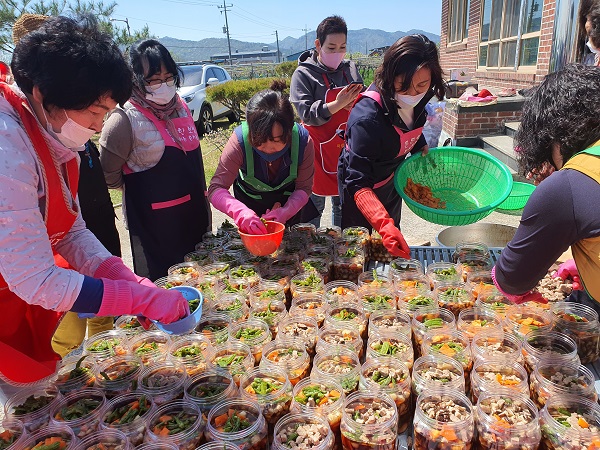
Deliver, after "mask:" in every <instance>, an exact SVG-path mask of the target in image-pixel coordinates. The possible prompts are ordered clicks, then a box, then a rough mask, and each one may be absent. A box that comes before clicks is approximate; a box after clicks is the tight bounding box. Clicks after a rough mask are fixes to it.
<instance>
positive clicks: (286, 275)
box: [259, 264, 298, 306]
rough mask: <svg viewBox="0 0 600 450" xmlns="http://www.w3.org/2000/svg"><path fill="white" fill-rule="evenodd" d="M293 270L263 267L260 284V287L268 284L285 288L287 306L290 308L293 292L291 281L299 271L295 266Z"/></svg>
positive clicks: (270, 266)
mask: <svg viewBox="0 0 600 450" xmlns="http://www.w3.org/2000/svg"><path fill="white" fill-rule="evenodd" d="M293 267H294V268H293V269H292V268H290V269H275V268H274V267H273V266H272V265H269V266H262V267H261V269H260V282H259V286H264V285H266V284H267V283H268V285H269V286H270V285H272V284H277V285H278V286H281V287H282V288H283V292H284V293H285V304H286V306H289V305H290V304H291V301H292V291H291V286H290V284H291V279H292V276H293V275H295V274H296V273H297V272H298V270H297V269H296V268H295V267H296V266H295V264H294V265H293Z"/></svg>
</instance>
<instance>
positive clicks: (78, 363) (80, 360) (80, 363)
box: [54, 355, 96, 394]
mask: <svg viewBox="0 0 600 450" xmlns="http://www.w3.org/2000/svg"><path fill="white" fill-rule="evenodd" d="M95 369H96V363H95V361H94V358H92V357H91V356H89V355H84V356H81V357H79V356H78V357H75V358H66V359H63V360H62V361H61V363H60V367H59V369H58V376H57V378H56V380H55V381H54V385H55V386H56V387H57V388H58V390H59V391H60V392H61V393H62V394H66V393H68V392H71V391H76V390H78V389H83V388H86V387H92V386H93V385H94V382H95V381H96V378H95V376H94V371H95Z"/></svg>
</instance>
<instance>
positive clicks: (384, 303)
mask: <svg viewBox="0 0 600 450" xmlns="http://www.w3.org/2000/svg"><path fill="white" fill-rule="evenodd" d="M359 296H360V301H361V305H362V307H363V311H364V312H365V317H366V318H367V320H368V319H369V318H370V317H371V314H372V313H373V312H375V311H380V310H382V309H387V310H395V309H396V297H395V296H394V293H393V292H392V291H391V290H390V289H387V288H377V287H369V286H368V287H366V288H364V287H363V288H359Z"/></svg>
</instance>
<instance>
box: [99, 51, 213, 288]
mask: <svg viewBox="0 0 600 450" xmlns="http://www.w3.org/2000/svg"><path fill="white" fill-rule="evenodd" d="M129 53H130V59H131V65H132V67H133V71H134V88H133V94H132V96H131V99H130V100H129V102H127V103H126V104H125V106H124V107H123V109H118V110H116V111H115V112H114V113H113V114H112V115H111V116H110V117H109V119H108V120H107V123H106V126H105V128H104V130H103V132H102V136H101V138H100V150H101V162H102V167H103V168H104V173H105V177H106V181H107V184H108V186H109V187H110V188H113V189H116V188H123V189H124V205H125V216H126V218H127V225H128V227H129V235H130V239H131V249H132V253H133V264H134V267H135V270H136V272H137V273H141V274H144V275H147V276H148V277H149V278H151V279H153V280H156V279H157V278H160V277H162V276H165V275H166V274H167V269H168V268H169V267H170V266H172V265H173V264H177V263H180V262H182V261H183V257H184V256H185V254H186V253H188V252H191V251H193V250H194V248H195V245H196V244H197V243H198V242H200V241H201V240H202V235H203V234H204V233H205V232H206V231H208V230H209V229H210V223H211V220H210V207H209V205H208V201H207V199H206V181H205V179H204V164H203V161H202V153H201V151H200V142H199V139H198V133H197V132H196V128H195V125H194V121H193V118H192V115H191V113H190V111H189V109H188V108H187V106H186V104H185V103H184V102H183V101H182V100H181V99H180V98H179V96H178V95H177V93H176V90H177V87H178V86H179V81H180V73H179V71H178V68H177V65H176V64H175V61H173V58H172V57H171V55H170V54H169V52H168V51H167V49H166V48H165V47H164V46H162V45H161V44H160V43H159V42H158V41H155V40H153V39H149V40H146V41H142V42H140V43H138V44H136V45H134V46H132V48H130V50H129Z"/></svg>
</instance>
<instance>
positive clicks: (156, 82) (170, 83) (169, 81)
mask: <svg viewBox="0 0 600 450" xmlns="http://www.w3.org/2000/svg"><path fill="white" fill-rule="evenodd" d="M144 81H145V82H146V84H147V85H148V86H160V85H161V84H163V83H165V84H166V85H167V86H173V85H174V84H175V77H174V76H170V77H168V78H167V79H166V80H161V79H158V80H144Z"/></svg>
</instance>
